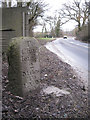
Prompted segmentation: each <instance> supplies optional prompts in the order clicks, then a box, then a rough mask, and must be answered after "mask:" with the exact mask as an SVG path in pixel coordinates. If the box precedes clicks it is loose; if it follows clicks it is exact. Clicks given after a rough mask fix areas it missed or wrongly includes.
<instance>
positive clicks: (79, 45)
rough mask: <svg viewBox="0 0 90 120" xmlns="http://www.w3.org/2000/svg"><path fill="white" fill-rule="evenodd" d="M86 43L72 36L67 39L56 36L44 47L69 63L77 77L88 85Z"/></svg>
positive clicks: (89, 69)
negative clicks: (56, 37)
mask: <svg viewBox="0 0 90 120" xmlns="http://www.w3.org/2000/svg"><path fill="white" fill-rule="evenodd" d="M88 46H89V45H88V44H87V43H83V42H80V41H78V40H75V39H74V37H69V38H67V39H63V38H58V39H56V40H55V41H53V42H50V43H47V44H46V48H47V49H49V50H50V51H52V52H53V53H55V54H56V55H58V57H59V58H60V59H62V60H63V61H64V62H66V63H68V64H70V65H71V66H72V67H73V69H74V70H75V71H76V72H77V73H78V76H79V78H81V79H82V82H83V83H84V85H85V86H86V87H88V73H89V72H90V68H89V67H88V59H90V58H88V57H90V55H89V56H88Z"/></svg>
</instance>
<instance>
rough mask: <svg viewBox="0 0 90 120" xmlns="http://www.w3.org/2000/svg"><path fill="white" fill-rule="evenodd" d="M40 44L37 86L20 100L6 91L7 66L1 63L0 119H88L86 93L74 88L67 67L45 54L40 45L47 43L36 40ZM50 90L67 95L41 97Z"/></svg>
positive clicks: (74, 78) (74, 76) (70, 73)
mask: <svg viewBox="0 0 90 120" xmlns="http://www.w3.org/2000/svg"><path fill="white" fill-rule="evenodd" d="M38 41H39V43H40V45H41V46H40V49H39V51H40V68H41V70H40V73H41V74H40V75H41V76H40V78H41V79H40V80H41V82H40V86H39V87H38V88H37V89H36V90H34V91H32V92H30V94H29V95H28V96H25V97H24V98H22V97H19V96H14V95H13V94H11V92H10V91H8V90H7V86H8V85H9V80H8V78H7V72H8V64H7V61H3V66H2V67H3V69H2V72H3V75H2V79H3V80H2V82H3V84H2V87H3V88H2V93H3V94H2V95H3V96H2V100H3V103H2V115H3V119H6V118H7V119H12V118H13V119H15V120H16V118H18V119H20V118H27V119H29V120H30V119H31V118H32V119H34V118H41V119H43V118H51V119H52V118H84V119H85V120H86V118H87V119H88V95H87V91H86V90H85V89H84V88H83V86H80V85H79V84H78V77H77V76H76V75H75V73H74V71H73V69H72V68H71V66H70V65H68V64H67V63H64V62H63V61H61V60H60V59H59V58H58V57H57V56H56V55H55V54H53V53H52V52H50V51H49V50H47V49H46V48H45V46H44V44H45V43H46V42H48V41H46V40H43V41H42V40H39V39H38ZM48 86H54V87H57V88H59V89H64V90H67V91H68V92H69V93H70V94H69V95H64V94H63V95H62V96H56V95H55V94H53V93H51V94H45V93H44V92H43V89H44V88H47V87H48Z"/></svg>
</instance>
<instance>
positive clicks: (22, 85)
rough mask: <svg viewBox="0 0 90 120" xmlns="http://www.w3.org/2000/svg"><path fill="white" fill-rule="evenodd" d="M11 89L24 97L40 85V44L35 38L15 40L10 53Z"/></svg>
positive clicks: (10, 47) (9, 49)
mask: <svg viewBox="0 0 90 120" xmlns="http://www.w3.org/2000/svg"><path fill="white" fill-rule="evenodd" d="M7 56H8V63H9V71H8V78H9V81H10V84H9V89H10V90H11V92H12V93H13V94H15V95H19V96H24V95H26V94H28V92H29V91H31V90H34V89H35V88H37V87H38V86H39V83H40V65H39V43H38V41H37V40H36V39H35V38H29V37H24V38H23V37H22V38H20V37H19V38H14V39H13V40H12V42H11V43H10V45H9V48H8V52H7Z"/></svg>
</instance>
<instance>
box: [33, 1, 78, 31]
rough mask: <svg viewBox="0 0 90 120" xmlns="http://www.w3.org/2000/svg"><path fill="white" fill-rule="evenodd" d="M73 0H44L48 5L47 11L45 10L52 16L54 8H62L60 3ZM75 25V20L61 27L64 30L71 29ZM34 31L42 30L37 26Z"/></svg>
mask: <svg viewBox="0 0 90 120" xmlns="http://www.w3.org/2000/svg"><path fill="white" fill-rule="evenodd" d="M72 1H73V0H44V2H45V3H47V4H48V5H49V6H48V7H49V9H48V11H47V12H46V14H47V15H49V16H53V15H54V13H55V10H59V9H61V8H62V4H64V3H67V2H72ZM76 25H77V23H76V22H74V21H70V22H68V23H66V24H64V25H63V26H62V29H63V30H64V31H71V30H73V29H74V28H75V26H76ZM34 31H37V32H38V31H42V27H40V26H38V27H36V29H35V30H34Z"/></svg>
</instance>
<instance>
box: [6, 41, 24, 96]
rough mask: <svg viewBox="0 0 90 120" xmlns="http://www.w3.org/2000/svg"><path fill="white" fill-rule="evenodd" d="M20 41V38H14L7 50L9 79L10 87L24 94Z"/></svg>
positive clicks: (17, 93) (17, 92)
mask: <svg viewBox="0 0 90 120" xmlns="http://www.w3.org/2000/svg"><path fill="white" fill-rule="evenodd" d="M19 43H20V39H14V40H13V41H12V42H11V43H10V45H9V47H8V51H7V58H8V64H9V70H8V79H9V81H10V82H9V83H10V84H9V87H8V88H9V90H10V91H11V92H12V93H13V94H15V95H20V96H22V87H21V86H22V83H21V71H20V69H21V68H20V66H21V65H20V53H19V52H20V51H19V49H20V48H19Z"/></svg>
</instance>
